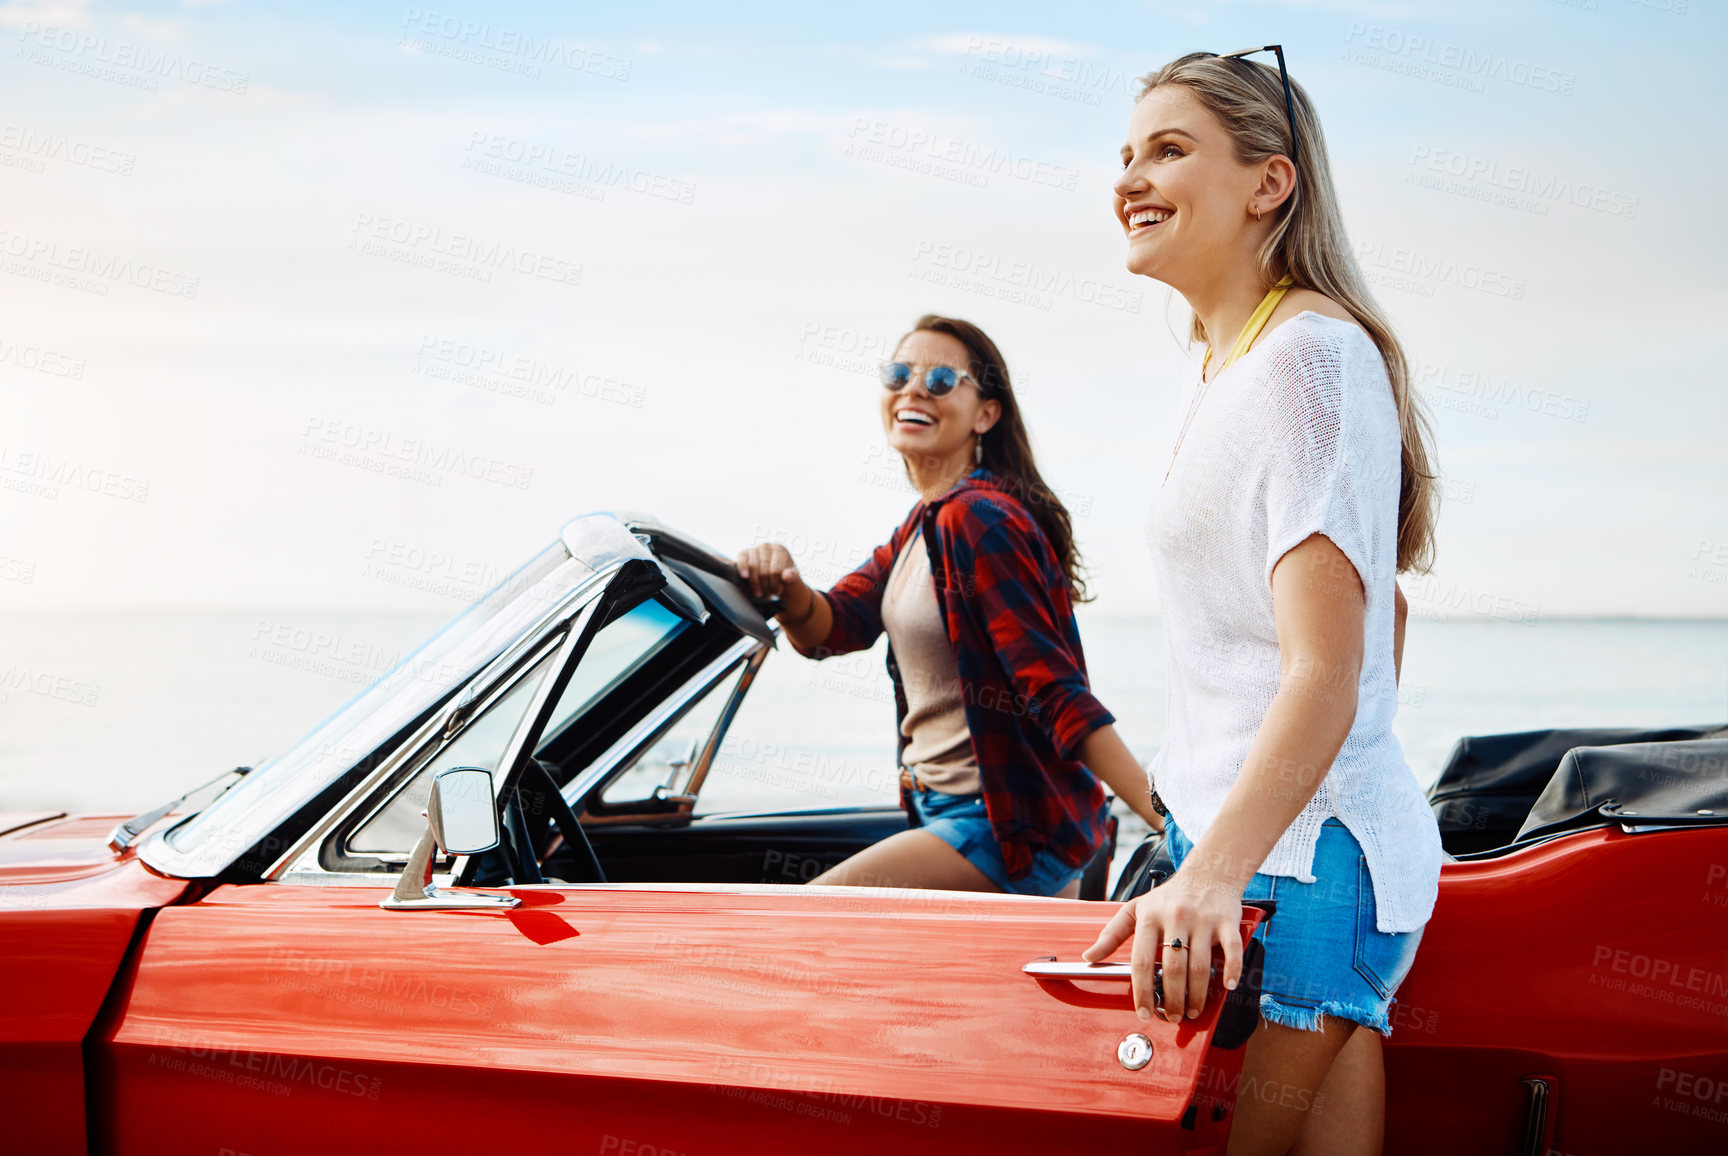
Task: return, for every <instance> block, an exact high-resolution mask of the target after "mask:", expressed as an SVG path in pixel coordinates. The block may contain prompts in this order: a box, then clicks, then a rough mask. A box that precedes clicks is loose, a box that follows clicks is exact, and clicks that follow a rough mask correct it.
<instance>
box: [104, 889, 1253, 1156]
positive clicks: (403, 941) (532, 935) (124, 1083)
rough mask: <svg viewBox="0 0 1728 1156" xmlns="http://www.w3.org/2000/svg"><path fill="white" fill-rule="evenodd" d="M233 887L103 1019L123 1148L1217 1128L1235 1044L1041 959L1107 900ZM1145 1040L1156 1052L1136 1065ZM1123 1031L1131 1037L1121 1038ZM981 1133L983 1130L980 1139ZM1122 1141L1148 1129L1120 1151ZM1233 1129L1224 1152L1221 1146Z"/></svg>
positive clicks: (164, 923) (825, 1147)
mask: <svg viewBox="0 0 1728 1156" xmlns="http://www.w3.org/2000/svg"><path fill="white" fill-rule="evenodd" d="M510 892H511V894H514V895H515V896H517V897H518V898H519V899H520V900H521V905H520V906H519V907H518V908H516V909H514V910H511V911H414V912H403V911H385V910H382V909H381V908H380V907H379V906H378V903H379V901H380V900H382V899H383V898H384V897H385V896H386V895H387V894H388V889H387V888H385V887H377V888H350V887H329V888H315V887H292V886H283V885H250V886H243V885H230V886H224V887H219V888H217V889H215V890H214V891H212V892H211V893H210V894H209V895H207V896H205V897H204V898H203V899H201V900H199V901H198V902H196V903H193V904H189V905H184V906H179V907H173V908H169V909H167V910H165V911H163V912H162V913H161V914H160V915H159V916H158V917H157V919H156V921H155V923H154V925H153V926H152V928H151V929H150V932H149V935H148V939H147V941H146V943H145V944H144V946H143V949H142V952H141V956H140V959H139V961H138V964H137V967H136V971H135V974H134V975H132V976H131V977H129V982H128V984H127V994H126V998H125V1001H124V1009H123V1011H122V1012H121V1013H120V1014H119V1015H118V1016H117V1018H116V1021H115V1022H114V1023H112V1024H110V1025H107V1026H105V1027H104V1028H103V1029H102V1031H101V1033H100V1041H101V1049H102V1053H103V1057H104V1063H105V1068H104V1070H103V1072H102V1073H101V1081H100V1082H101V1086H102V1087H103V1088H104V1089H106V1092H107V1095H106V1096H105V1097H104V1098H103V1099H102V1101H101V1102H100V1103H99V1105H98V1108H99V1111H100V1112H101V1114H102V1117H103V1118H105V1119H107V1120H108V1121H110V1132H109V1134H108V1135H107V1136H106V1137H103V1138H102V1139H103V1141H104V1142H105V1143H106V1145H107V1147H106V1148H103V1149H100V1150H105V1151H114V1152H116V1153H122V1154H125V1153H134V1152H136V1153H144V1152H157V1151H162V1150H164V1149H163V1148H161V1147H160V1142H161V1139H160V1138H161V1137H162V1136H164V1135H170V1136H172V1137H173V1138H174V1150H176V1151H205V1152H212V1153H215V1152H220V1151H222V1150H224V1149H228V1150H232V1151H234V1152H236V1153H240V1152H245V1153H251V1154H252V1156H266V1154H276V1153H281V1154H285V1156H286V1154H299V1153H304V1152H308V1151H312V1150H314V1149H313V1145H314V1144H317V1143H321V1142H323V1143H327V1142H329V1141H330V1140H332V1139H334V1138H338V1137H340V1138H341V1139H342V1140H344V1141H345V1142H348V1143H350V1144H355V1143H358V1144H384V1143H402V1142H409V1143H417V1144H427V1145H438V1146H440V1147H450V1146H458V1147H468V1148H478V1149H480V1150H487V1149H488V1148H489V1147H491V1146H495V1145H497V1144H498V1143H500V1142H501V1141H503V1140H506V1139H508V1140H511V1141H528V1142H532V1141H546V1142H550V1143H556V1144H557V1145H559V1147H560V1148H561V1149H563V1150H569V1151H578V1152H617V1153H624V1152H641V1153H647V1152H655V1151H659V1152H678V1153H695V1152H736V1151H750V1152H762V1153H771V1152H786V1153H803V1152H812V1151H826V1152H855V1151H856V1152H865V1151H871V1152H880V1151H881V1150H882V1145H884V1144H891V1145H893V1146H894V1147H895V1149H896V1150H897V1151H902V1152H907V1153H913V1152H944V1153H951V1152H953V1151H954V1150H956V1147H957V1146H958V1147H959V1148H960V1149H961V1150H974V1151H975V1150H1001V1151H1006V1152H1050V1151H1071V1150H1076V1149H1079V1148H1088V1147H1091V1146H1093V1145H1098V1146H1102V1145H1105V1144H1112V1145H1115V1144H1121V1145H1133V1146H1134V1147H1133V1149H1132V1150H1135V1151H1141V1152H1178V1151H1201V1150H1209V1149H1214V1148H1217V1146H1218V1145H1219V1144H1220V1136H1221V1134H1222V1125H1223V1124H1224V1123H1225V1122H1226V1121H1227V1113H1228V1112H1229V1110H1230V1105H1231V1100H1232V1093H1233V1086H1234V1082H1235V1078H1236V1071H1237V1065H1238V1064H1239V1061H1240V1052H1239V1050H1238V1051H1223V1050H1220V1049H1216V1048H1210V1047H1209V1046H1208V1045H1209V1044H1210V1043H1211V1038H1212V1035H1213V1031H1214V1029H1215V1027H1216V1019H1215V1017H1216V1010H1215V1009H1216V1008H1217V1007H1218V1004H1219V1001H1218V1000H1216V999H1214V1000H1213V1001H1212V1004H1211V1007H1212V1009H1214V1010H1212V1011H1210V1012H1209V1013H1208V1015H1207V1016H1206V1017H1204V1018H1203V1019H1201V1020H1199V1021H1193V1022H1190V1023H1185V1024H1182V1025H1179V1026H1177V1025H1170V1024H1165V1023H1162V1022H1153V1023H1150V1024H1142V1023H1140V1022H1139V1021H1138V1020H1137V1019H1136V1018H1135V1016H1134V1013H1133V1012H1132V1010H1131V1009H1130V1007H1129V1004H1128V999H1127V989H1126V985H1125V984H1123V983H1121V982H1116V981H1106V982H1095V981H1091V980H1077V981H1073V982H1069V981H1065V980H1039V979H1035V978H1033V977H1030V976H1028V975H1026V974H1024V973H1023V971H1022V967H1023V965H1025V964H1027V963H1028V962H1029V961H1032V960H1036V959H1039V958H1041V957H1051V956H1055V957H1059V958H1060V959H1064V960H1072V959H1074V958H1075V957H1076V956H1077V955H1078V953H1079V951H1080V950H1081V949H1082V948H1084V947H1085V946H1086V945H1087V944H1089V943H1090V942H1091V941H1092V938H1093V937H1094V935H1095V934H1096V932H1097V930H1098V927H1099V925H1100V923H1101V921H1102V920H1103V918H1104V917H1105V916H1107V915H1108V914H1109V910H1110V908H1109V906H1108V905H1105V904H1086V903H1082V902H1079V901H1075V900H1060V899H1036V898H1026V897H1019V896H1002V895H973V894H963V893H950V892H933V891H911V890H891V889H845V888H807V887H774V886H764V885H721V886H708V887H699V886H686V887H678V886H673V885H631V884H609V885H586V886H562V885H544V886H538V887H518V888H511V889H510ZM1135 1035H1142V1036H1144V1037H1145V1044H1143V1045H1140V1046H1142V1047H1147V1048H1148V1049H1149V1053H1150V1062H1149V1063H1146V1064H1145V1065H1144V1066H1142V1067H1140V1068H1139V1069H1138V1070H1131V1069H1130V1068H1129V1067H1128V1066H1126V1065H1125V1063H1124V1059H1123V1057H1124V1056H1127V1058H1128V1060H1129V1062H1133V1061H1134V1060H1136V1059H1137V1058H1138V1057H1137V1056H1136V1055H1135V1053H1134V1052H1133V1049H1134V1047H1135V1046H1136V1041H1132V1040H1130V1037H1133V1036H1135ZM1125 1041H1128V1042H1127V1043H1125ZM986 1145H988V1146H989V1148H986ZM1122 1150H1129V1149H1127V1148H1124V1149H1122ZM1220 1150H1221V1149H1220Z"/></svg>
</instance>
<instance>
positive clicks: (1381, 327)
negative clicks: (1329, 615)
mask: <svg viewBox="0 0 1728 1156" xmlns="http://www.w3.org/2000/svg"><path fill="white" fill-rule="evenodd" d="M1140 84H1141V88H1140V99H1143V98H1144V97H1145V96H1146V94H1147V93H1149V92H1151V91H1152V90H1153V89H1155V88H1162V87H1165V86H1166V85H1179V86H1181V87H1182V88H1185V89H1187V90H1188V91H1189V92H1191V93H1192V94H1193V95H1194V98H1195V99H1196V100H1197V101H1199V102H1200V104H1201V106H1202V107H1204V108H1206V109H1207V110H1208V111H1209V112H1211V113H1212V115H1214V116H1216V117H1217V118H1218V121H1219V123H1220V124H1222V125H1223V126H1224V130H1225V131H1226V132H1227V133H1229V134H1230V139H1231V141H1232V142H1233V143H1234V144H1235V146H1236V156H1237V159H1239V160H1241V161H1242V162H1243V163H1244V164H1256V163H1258V162H1260V161H1263V160H1265V159H1266V158H1268V157H1271V156H1277V155H1279V154H1282V155H1284V156H1286V157H1288V156H1290V155H1291V154H1292V151H1294V152H1295V153H1296V154H1297V156H1298V158H1299V159H1298V160H1297V162H1296V188H1295V191H1294V192H1292V193H1291V195H1290V197H1289V198H1288V199H1287V200H1286V201H1285V202H1284V203H1283V204H1282V205H1280V206H1279V208H1278V214H1277V219H1276V222H1275V223H1274V225H1273V228H1272V232H1271V234H1270V235H1269V236H1268V237H1267V238H1266V243H1265V244H1264V245H1263V246H1261V248H1260V252H1259V254H1258V258H1257V259H1258V263H1259V270H1260V278H1261V280H1262V281H1263V282H1264V283H1265V284H1266V286H1267V288H1271V287H1272V286H1273V285H1275V284H1277V283H1278V281H1279V280H1280V279H1281V278H1283V277H1284V276H1285V275H1286V274H1288V275H1289V277H1290V278H1291V280H1292V281H1294V282H1295V284H1296V285H1297V286H1298V287H1299V288H1303V289H1312V290H1315V291H1316V292H1319V293H1324V294H1325V295H1326V296H1328V297H1330V298H1332V300H1334V301H1336V302H1338V304H1340V305H1342V306H1343V307H1344V308H1345V309H1347V310H1349V312H1350V315H1351V316H1352V317H1354V318H1355V319H1356V321H1357V323H1358V324H1360V325H1361V326H1362V328H1363V329H1365V330H1366V331H1367V332H1368V336H1369V337H1370V338H1372V339H1373V341H1374V344H1375V346H1376V347H1377V348H1378V349H1379V350H1380V356H1381V357H1382V358H1383V359H1384V360H1385V362H1386V375H1387V376H1388V377H1389V378H1391V380H1392V399H1393V401H1394V402H1396V403H1397V406H1398V425H1399V429H1400V432H1401V435H1402V441H1403V461H1402V466H1403V468H1402V469H1401V471H1400V478H1399V486H1398V569H1399V570H1400V571H1405V570H1415V571H1427V570H1429V569H1430V568H1431V567H1432V566H1433V563H1434V522H1435V499H1436V497H1437V491H1436V487H1435V484H1434V483H1435V474H1434V471H1433V469H1432V467H1431V464H1430V463H1431V462H1432V460H1433V454H1432V451H1431V450H1430V448H1429V442H1430V440H1431V437H1432V434H1431V427H1430V424H1429V420H1428V415H1427V413H1426V411H1425V410H1424V408H1423V406H1422V403H1421V400H1420V399H1419V398H1418V397H1417V396H1416V394H1415V392H1414V390H1412V388H1411V386H1410V363H1409V361H1408V360H1407V359H1406V358H1405V356H1404V347H1403V346H1402V345H1400V344H1399V343H1398V338H1397V336H1396V335H1395V334H1394V333H1393V332H1392V325H1391V323H1390V322H1389V321H1388V320H1387V319H1386V316H1385V314H1383V313H1382V312H1381V311H1380V307H1379V306H1378V305H1376V304H1375V302H1374V298H1373V295H1372V294H1370V293H1369V292H1368V286H1367V281H1366V279H1365V278H1364V277H1363V276H1362V270H1361V268H1360V267H1359V266H1358V265H1357V264H1356V258H1355V257H1354V256H1353V255H1352V254H1351V252H1350V243H1349V240H1348V238H1347V237H1346V235H1345V232H1344V218H1343V214H1341V213H1340V212H1339V210H1338V190H1337V188H1336V186H1334V185H1333V183H1332V165H1331V162H1330V161H1329V160H1328V159H1327V157H1326V139H1325V137H1324V136H1323V135H1322V134H1321V131H1320V118H1319V117H1318V116H1316V115H1315V113H1314V106H1313V104H1312V103H1310V101H1309V100H1308V94H1307V93H1306V92H1304V91H1303V90H1302V86H1301V85H1299V84H1297V83H1296V82H1295V81H1294V80H1292V81H1291V82H1290V93H1291V98H1292V100H1293V102H1294V104H1295V107H1296V125H1297V131H1299V132H1300V133H1301V134H1302V139H1301V141H1300V145H1299V147H1294V148H1293V145H1292V142H1291V140H1290V121H1289V118H1288V116H1287V115H1286V113H1285V108H1284V85H1283V83H1282V82H1281V81H1280V80H1279V77H1278V70H1277V69H1275V68H1271V67H1268V66H1267V65H1264V64H1259V63H1256V62H1254V61H1249V60H1242V59H1239V58H1238V59H1228V60H1227V59H1224V58H1223V57H1219V56H1213V55H1211V54H1210V53H1201V52H1196V53H1190V54H1189V55H1187V56H1183V57H1180V58H1178V59H1176V60H1172V61H1171V62H1170V63H1169V64H1166V65H1165V66H1164V67H1163V68H1160V69H1158V70H1157V71H1156V72H1150V73H1148V74H1146V75H1145V76H1142V77H1141V78H1140ZM1192 339H1193V340H1195V341H1208V340H1209V338H1208V336H1207V334H1206V332H1205V330H1204V329H1203V328H1202V327H1201V325H1200V318H1199V317H1198V316H1196V317H1195V318H1194V322H1193V328H1192Z"/></svg>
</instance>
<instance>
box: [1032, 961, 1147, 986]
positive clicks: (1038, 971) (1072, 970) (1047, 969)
mask: <svg viewBox="0 0 1728 1156" xmlns="http://www.w3.org/2000/svg"><path fill="white" fill-rule="evenodd" d="M1020 970H1021V971H1023V972H1025V973H1026V974H1027V975H1029V976H1031V977H1032V978H1033V979H1108V980H1117V981H1119V982H1122V983H1127V982H1128V981H1129V980H1131V979H1133V978H1134V977H1133V974H1132V967H1131V965H1129V964H1126V963H1087V962H1086V961H1085V960H1083V959H1073V960H1059V959H1055V958H1046V959H1035V960H1033V961H1032V962H1031V963H1029V964H1027V965H1026V966H1025V967H1023V968H1021V969H1020Z"/></svg>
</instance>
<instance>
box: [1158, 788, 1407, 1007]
mask: <svg viewBox="0 0 1728 1156" xmlns="http://www.w3.org/2000/svg"><path fill="white" fill-rule="evenodd" d="M1164 824H1165V830H1166V831H1167V832H1168V842H1169V849H1170V860H1171V862H1172V863H1174V864H1175V865H1176V866H1177V867H1178V868H1180V867H1181V866H1182V860H1183V858H1184V857H1186V856H1187V854H1188V852H1189V851H1191V850H1193V848H1194V844H1193V843H1191V842H1189V841H1188V837H1187V836H1186V835H1184V834H1183V833H1182V832H1181V830H1179V829H1178V828H1177V826H1176V823H1175V817H1174V816H1166V817H1165V820H1164ZM1242 898H1243V899H1244V900H1251V899H1260V900H1265V899H1270V900H1272V901H1273V902H1274V903H1276V904H1277V905H1278V910H1277V913H1276V914H1274V915H1273V916H1272V918H1271V919H1270V920H1269V921H1266V922H1263V923H1261V924H1260V930H1259V931H1257V932H1255V938H1257V939H1259V940H1261V942H1262V943H1263V944H1264V945H1265V948H1266V971H1265V975H1264V977H1263V978H1262V980H1261V986H1260V1016H1261V1018H1262V1019H1264V1020H1266V1021H1267V1022H1269V1023H1275V1024H1282V1025H1284V1026H1285V1027H1292V1028H1303V1029H1306V1030H1308V1031H1319V1030H1320V1028H1321V1027H1322V1026H1323V1023H1324V1019H1325V1017H1326V1016H1338V1017H1340V1018H1342V1019H1347V1020H1353V1021H1355V1022H1356V1023H1359V1024H1361V1025H1362V1026H1363V1027H1367V1028H1373V1029H1374V1030H1375V1031H1377V1032H1379V1033H1380V1034H1381V1035H1383V1036H1389V1035H1391V1034H1392V1024H1391V1020H1390V1015H1391V1010H1392V1005H1393V1003H1394V1002H1396V1001H1395V1000H1393V998H1392V996H1393V993H1394V992H1396V991H1397V990H1398V985H1399V984H1401V983H1403V982H1404V976H1405V975H1406V974H1407V973H1408V972H1409V970H1410V964H1411V963H1412V962H1414V961H1415V959H1416V945H1417V943H1418V942H1419V941H1420V940H1421V938H1422V932H1420V931H1406V932H1392V933H1388V932H1383V931H1379V930H1376V929H1375V926H1374V887H1373V885H1372V884H1371V883H1370V882H1369V879H1368V860H1367V859H1366V858H1364V857H1363V855H1362V845H1361V844H1360V843H1358V842H1357V841H1356V836H1354V835H1352V834H1351V833H1350V830H1349V828H1347V827H1345V826H1344V824H1343V823H1341V822H1339V821H1338V820H1337V819H1327V820H1326V823H1325V825H1324V826H1322V827H1321V828H1320V841H1319V843H1318V844H1317V845H1316V846H1315V848H1314V882H1312V883H1303V882H1301V881H1300V880H1298V879H1294V878H1292V877H1290V876H1288V875H1255V876H1254V878H1253V879H1252V880H1251V881H1250V882H1249V884H1248V887H1247V890H1246V891H1245V892H1244V893H1243V895H1242Z"/></svg>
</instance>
